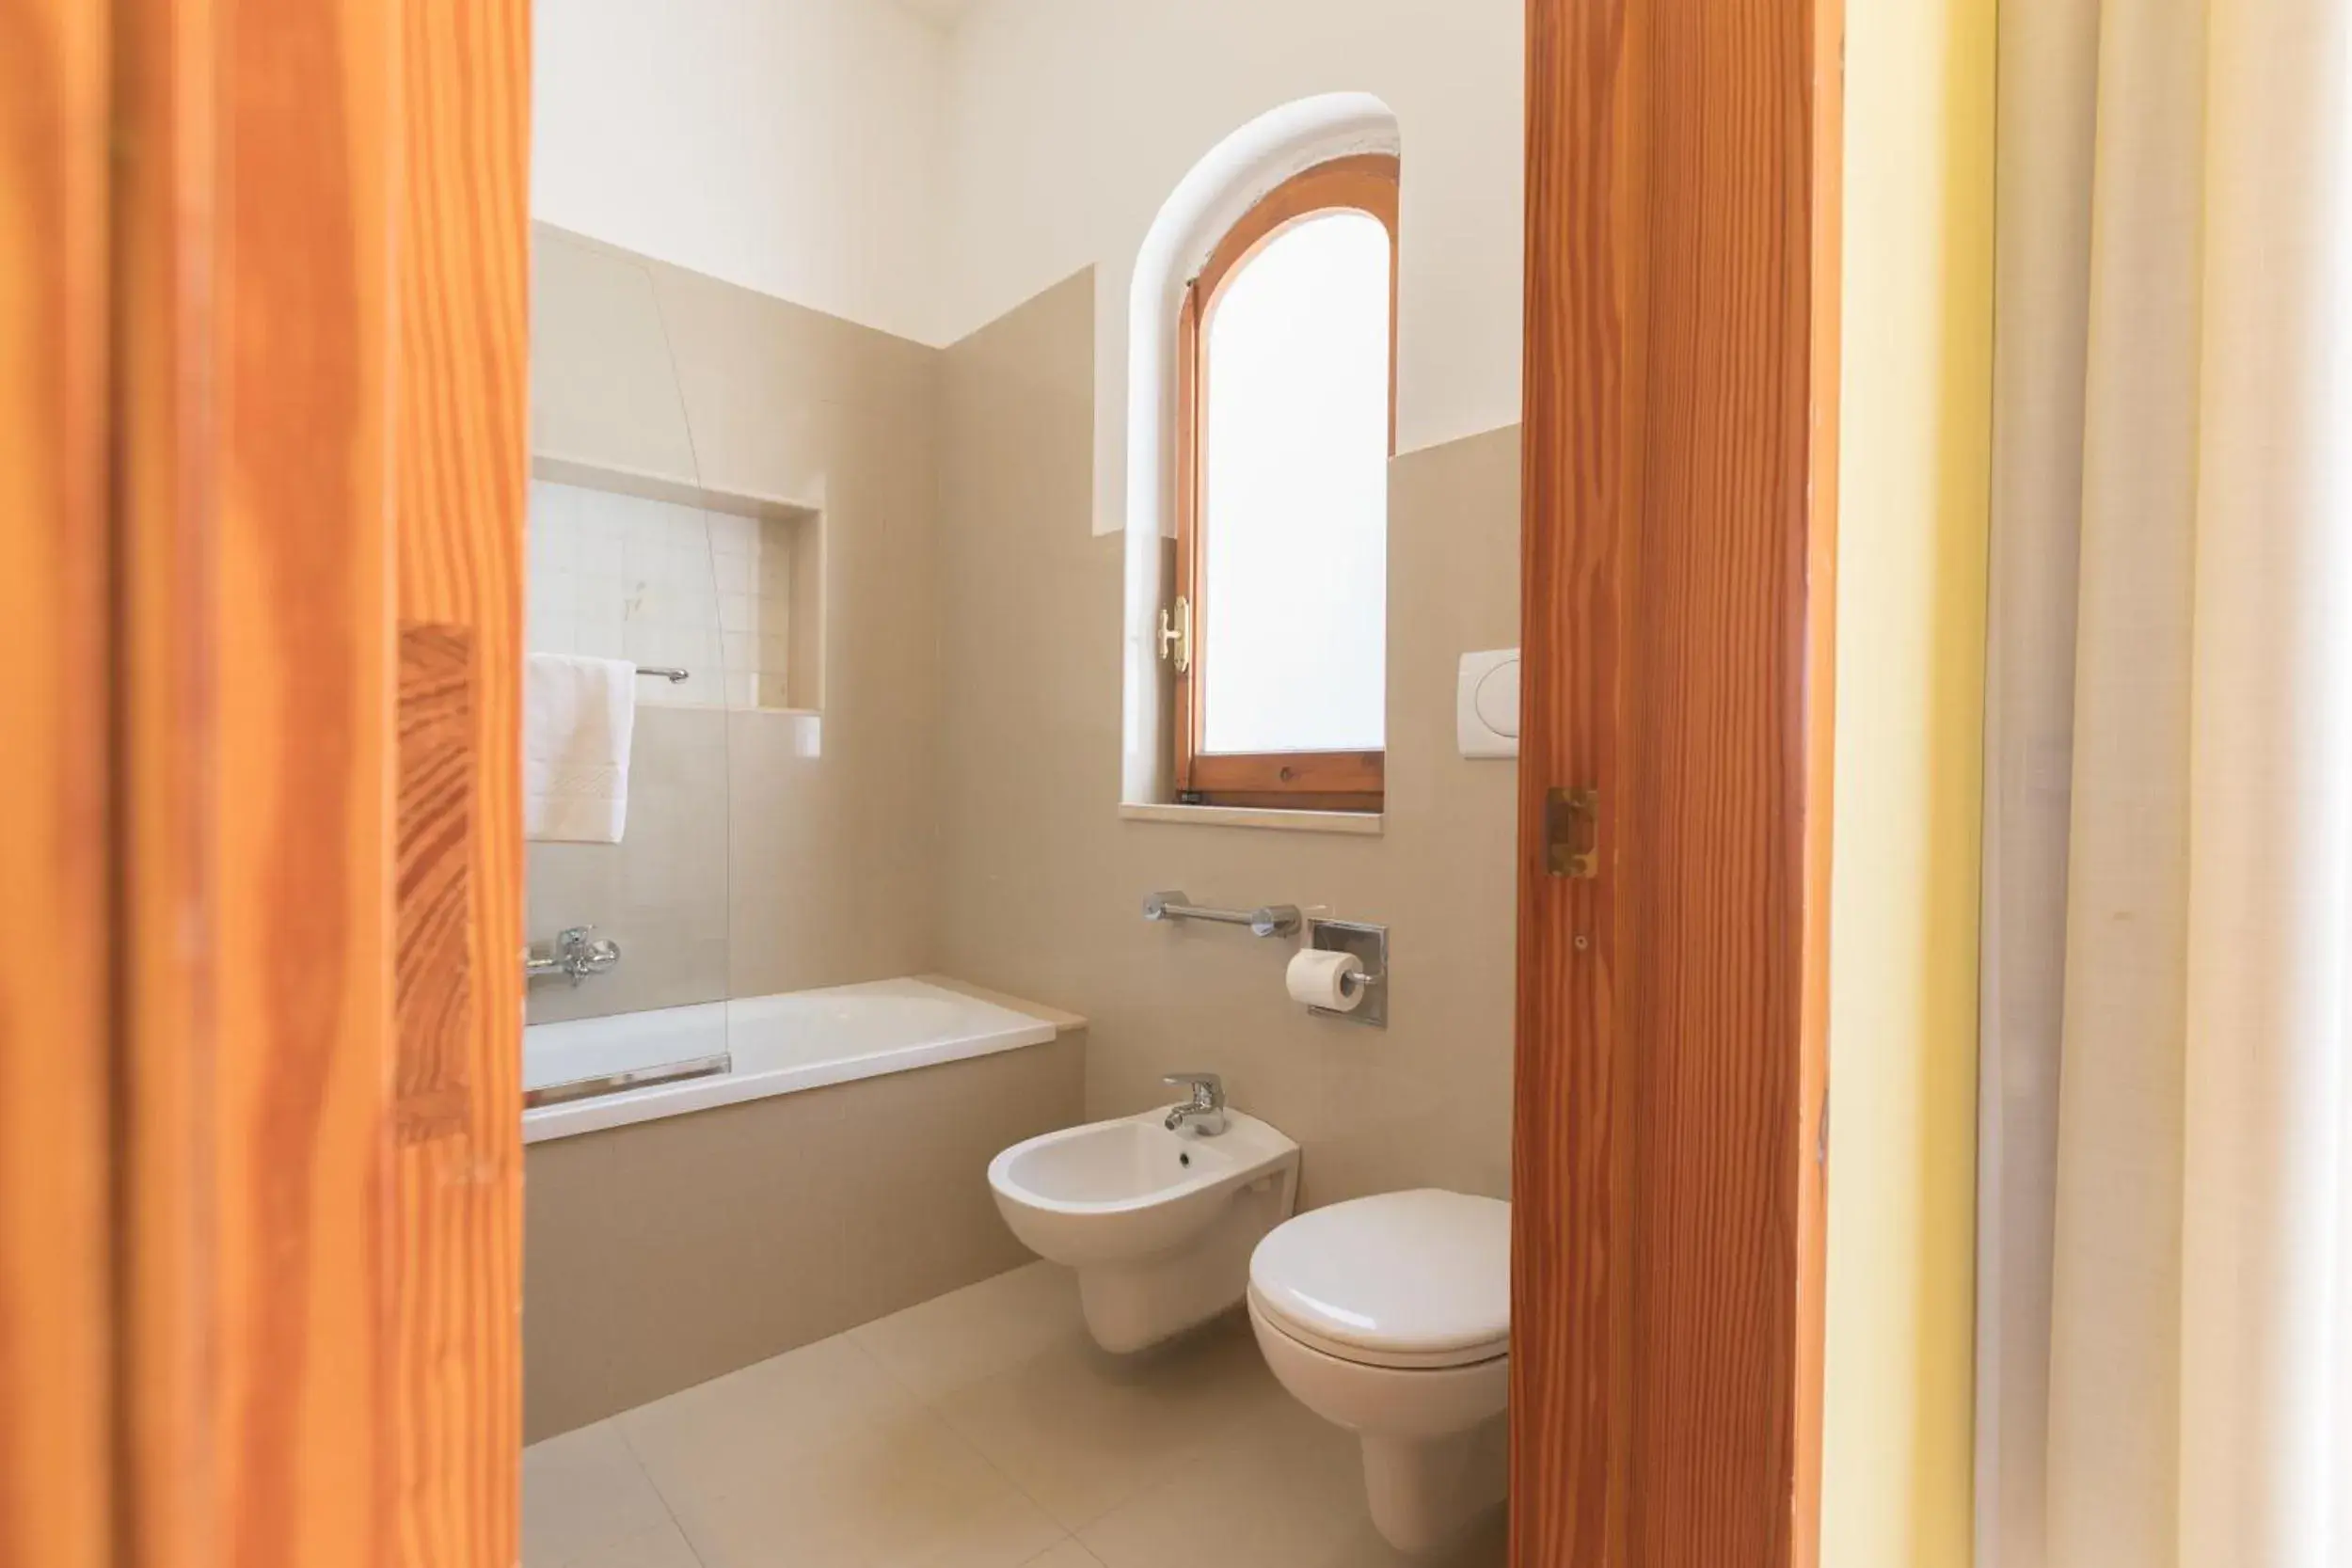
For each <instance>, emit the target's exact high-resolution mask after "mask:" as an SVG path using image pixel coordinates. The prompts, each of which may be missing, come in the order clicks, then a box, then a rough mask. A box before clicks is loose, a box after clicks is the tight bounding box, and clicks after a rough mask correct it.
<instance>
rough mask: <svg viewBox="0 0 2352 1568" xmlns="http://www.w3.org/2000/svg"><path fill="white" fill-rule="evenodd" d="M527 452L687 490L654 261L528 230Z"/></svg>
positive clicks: (681, 426)
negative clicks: (641, 476) (675, 484)
mask: <svg viewBox="0 0 2352 1568" xmlns="http://www.w3.org/2000/svg"><path fill="white" fill-rule="evenodd" d="M531 263H532V264H531V451H532V455H533V456H534V457H555V458H564V459H571V460H575V461H582V462H590V463H595V464H596V465H598V466H599V467H612V468H619V469H623V470H625V471H628V472H632V473H641V474H652V475H656V476H659V477H660V478H663V479H670V480H677V481H681V482H683V483H690V484H691V483H694V478H695V470H694V446H693V441H692V439H691V437H690V436H688V435H687V427H686V409H685V405H684V404H682V403H681V402H680V401H679V397H678V378H677V375H676V373H675V372H674V371H673V370H672V368H671V359H670V346H669V341H668V337H667V334H666V333H665V332H664V331H663V329H662V325H661V313H660V307H659V306H658V305H657V304H656V302H655V300H654V290H653V274H652V273H651V271H650V270H649V268H650V266H651V263H649V262H647V261H644V259H642V258H640V257H635V256H630V255H628V253H627V252H625V251H619V250H615V249H613V248H612V247H611V246H610V245H597V244H596V243H595V242H594V241H590V240H584V239H582V238H580V236H579V235H577V234H569V233H566V232H564V230H561V229H551V228H549V227H548V225H546V224H544V223H541V224H533V225H532V247H531Z"/></svg>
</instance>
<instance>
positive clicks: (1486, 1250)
mask: <svg viewBox="0 0 2352 1568" xmlns="http://www.w3.org/2000/svg"><path fill="white" fill-rule="evenodd" d="M1249 1284H1250V1288H1251V1293H1252V1295H1253V1296H1254V1297H1255V1298H1256V1300H1257V1303H1258V1305H1259V1307H1260V1308H1261V1309H1262V1310H1263V1311H1264V1312H1265V1313H1266V1314H1267V1315H1268V1316H1269V1317H1271V1318H1273V1319H1274V1320H1275V1322H1276V1324H1277V1326H1279V1327H1283V1328H1287V1329H1290V1330H1292V1331H1293V1332H1294V1334H1295V1337H1296V1338H1301V1339H1304V1340H1307V1341H1308V1342H1309V1343H1311V1344H1314V1345H1316V1346H1317V1347H1318V1348H1320V1349H1323V1350H1327V1351H1328V1352H1330V1353H1331V1354H1335V1355H1338V1356H1341V1357H1343V1358H1346V1357H1351V1356H1353V1357H1355V1358H1357V1359H1361V1360H1366V1361H1373V1362H1376V1363H1378V1364H1381V1365H1388V1366H1422V1367H1429V1366H1461V1365H1464V1364H1466V1363H1469V1362H1472V1361H1483V1360H1485V1359H1486V1358H1488V1357H1490V1356H1495V1355H1501V1354H1503V1353H1504V1352H1505V1351H1506V1350H1507V1349H1508V1348H1509V1344H1510V1338H1511V1206H1510V1205H1509V1204H1508V1203H1505V1202H1503V1201H1502V1200H1501V1199H1499V1198H1491V1197H1471V1196H1468V1195H1467V1194H1463V1193H1449V1192H1440V1191H1438V1190H1436V1189H1434V1188H1423V1189H1422V1190H1420V1191H1418V1192H1409V1193H1383V1194H1381V1195H1380V1196H1377V1197H1359V1198H1356V1199H1353V1200H1351V1201H1349V1202H1346V1203H1335V1204H1333V1205H1331V1206H1330V1207H1329V1208H1327V1209H1315V1210H1311V1211H1309V1212H1306V1213H1304V1214H1300V1215H1298V1216H1297V1217H1296V1218H1295V1219H1292V1220H1289V1221H1286V1222H1285V1223H1283V1224H1281V1225H1279V1226H1277V1227H1275V1228H1274V1230H1273V1232H1272V1233H1271V1234H1269V1235H1268V1236H1267V1237H1266V1239H1265V1240H1264V1241H1263V1242H1260V1243H1258V1250H1257V1252H1256V1254H1255V1255H1254V1256H1252V1257H1251V1259H1249Z"/></svg>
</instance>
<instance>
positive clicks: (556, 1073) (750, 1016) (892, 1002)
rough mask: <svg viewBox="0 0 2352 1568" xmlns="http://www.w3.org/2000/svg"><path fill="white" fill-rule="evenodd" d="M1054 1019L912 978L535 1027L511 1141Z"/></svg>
mask: <svg viewBox="0 0 2352 1568" xmlns="http://www.w3.org/2000/svg"><path fill="white" fill-rule="evenodd" d="M1066 1026H1067V1021H1066V1020H1065V1021H1060V1022H1057V1020H1055V1019H1052V1018H1047V1017H1041V1016H1034V1015H1032V1014H1029V1013H1025V1012H1021V1011H1017V1010H1015V1009H1014V1008H1011V1007H1009V1006H999V1005H997V1004H996V1003H994V1002H990V1001H986V1000H983V999H981V998H979V997H977V996H972V995H968V994H966V993H964V992H962V991H960V990H950V989H949V988H947V987H946V986H943V985H939V984H936V983H934V982H932V981H930V980H923V979H900V980H874V981H869V982H867V983H866V984H864V985H855V986H834V987H830V988H828V989H826V990H804V991H792V992H787V993H786V994H783V995H777V996H753V997H743V998H739V999H737V1000H734V1001H730V1002H707V1003H702V1004H699V1005H697V1006H686V1007H662V1008H658V1009H655V1010H653V1011H649V1012H640V1013H616V1014H613V1015H612V1016H610V1017H607V1018H591V1019H578V1020H573V1021H569V1022H563V1023H534V1024H532V1025H531V1026H530V1027H528V1028H526V1029H525V1030H524V1031H523V1093H524V1104H525V1109H524V1111H523V1141H524V1142H525V1143H527V1144H528V1143H538V1142H541V1141H543V1140H545V1139H548V1138H563V1137H569V1136H571V1135H572V1134H574V1133H579V1132H599V1131H602V1130H604V1129H606V1128H612V1127H626V1126H628V1125H629V1124H630V1123H633V1122H641V1121H651V1120H654V1119H656V1118H658V1117H675V1116H683V1115H685V1114H686V1113H688V1112H690V1111H703V1110H708V1109H710V1108H711V1107H713V1106H717V1105H733V1104H738V1103H740V1102H742V1101H748V1100H760V1099H765V1098H766V1097H768V1096H770V1095H779V1094H791V1093H793V1092H795V1091H796V1090H802V1089H815V1088H822V1087H825V1086H827V1085H834V1084H846V1083H850V1082H852V1081H854V1080H856V1079H860V1078H873V1077H879V1076H880V1075H882V1074H883V1073H891V1072H905V1071H909V1070H911V1069H915V1068H926V1067H936V1066H938V1065H939V1064H941V1063H943V1062H956V1061H962V1060H964V1059H966V1058H968V1057H974V1056H986V1055H990V1054H993V1053H996V1052H1000V1051H1011V1050H1015V1049H1017V1048H1019V1047H1021V1046H1025V1045H1040V1044H1042V1043H1044V1042H1045V1041H1047V1040H1050V1039H1052V1038H1054V1037H1055V1035H1056V1033H1057V1029H1058V1028H1059V1027H1066Z"/></svg>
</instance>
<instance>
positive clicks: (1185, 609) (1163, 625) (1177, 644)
mask: <svg viewBox="0 0 2352 1568" xmlns="http://www.w3.org/2000/svg"><path fill="white" fill-rule="evenodd" d="M1160 657H1162V658H1164V659H1166V660H1168V664H1169V665H1170V667H1172V668H1173V669H1174V670H1175V672H1176V673H1178V674H1180V675H1181V674H1183V673H1185V672H1186V671H1188V670H1190V669H1191V668H1192V601H1191V600H1190V599H1184V598H1179V599H1178V600H1177V601H1176V602H1175V603H1174V604H1172V605H1170V606H1168V608H1167V609H1165V610H1161V611H1160Z"/></svg>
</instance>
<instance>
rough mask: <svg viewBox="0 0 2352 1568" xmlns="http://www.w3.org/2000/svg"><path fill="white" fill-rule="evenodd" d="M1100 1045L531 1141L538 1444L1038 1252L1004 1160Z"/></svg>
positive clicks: (533, 1428)
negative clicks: (1010, 1221)
mask: <svg viewBox="0 0 2352 1568" xmlns="http://www.w3.org/2000/svg"><path fill="white" fill-rule="evenodd" d="M1085 1041H1086V1036H1085V1033H1084V1032H1083V1031H1072V1032H1070V1033H1067V1034H1064V1035H1062V1036H1061V1037H1058V1038H1057V1039H1055V1040H1053V1041H1051V1042H1050V1043H1047V1044H1044V1045H1038V1046H1026V1047H1023V1048H1022V1049H1020V1050H1016V1051H1008V1052H1004V1053H1000V1054H997V1055H993V1056H983V1057H977V1058H975V1059H973V1060H970V1061H963V1062H952V1063H948V1064H946V1065H945V1066H941V1067H935V1068H925V1069H920V1070H918V1071H914V1072H902V1073H894V1074H891V1075H888V1076H885V1077H881V1078H871V1079H866V1080H864V1081H862V1082H859V1083H855V1084H844V1085H839V1086H838V1087H834V1088H828V1089H816V1090H810V1091H807V1092H804V1093H799V1094H787V1095H778V1096H775V1097H773V1098H771V1099H768V1100H759V1101H751V1102H749V1103H746V1104H742V1105H733V1106H727V1107H724V1108H723V1109H720V1110H715V1111H706V1112H702V1113H700V1114H697V1115H693V1116H684V1117H669V1118H667V1119H664V1120H660V1121H650V1122H643V1123H639V1124H638V1125H636V1126H632V1127H624V1128H618V1129H615V1130H613V1131H612V1132H592V1133H587V1134H584V1135H582V1136H580V1137H575V1138H559V1139H555V1140H552V1141H550V1142H547V1143H542V1144H534V1145H532V1147H531V1148H530V1149H529V1151H528V1154H527V1165H526V1173H525V1174H526V1180H525V1187H524V1194H525V1203H526V1204H527V1206H528V1220H527V1224H526V1226H525V1230H524V1260H523V1266H524V1274H523V1346H524V1362H523V1424H524V1437H525V1440H526V1441H529V1442H535V1441H537V1440H538V1439H540V1438H542V1437H547V1436H551V1435H553V1434H554V1433H560V1432H567V1431H569V1430H571V1429H572V1428H574V1427H579V1426H583V1425H585V1424H587V1423H588V1422H590V1421H593V1420H596V1419H599V1418H603V1417H605V1416H609V1415H612V1414H613V1413H614V1412H616V1411H620V1410H626V1409H628V1408H630V1407H631V1406H634V1405H637V1404H642V1403H644V1402H645V1401H647V1400H652V1399H658V1398H660V1397H661V1396H662V1395H664V1394H670V1393H675V1392H676V1391H677V1390H678V1389H680V1388H686V1387H691V1386H693V1385H694V1384H697V1383H701V1382H705V1381H707V1379H710V1378H713V1377H717V1376H719V1375H720V1374H722V1373H724V1372H729V1371H733V1370H736V1369H737V1368H739V1367H745V1366H749V1365H750V1364H751V1363H753V1362H755V1361H759V1360H764V1359H765V1358H767V1357H768V1356H771V1355H775V1354H781V1353H782V1352H784V1351H787V1350H790V1349H793V1348H794V1347H796V1346H799V1345H803V1344H807V1343H809V1342H810V1341H812V1340H816V1339H820V1338H825V1337H826V1336H827V1335H831V1334H836V1333H839V1332H840V1331H841V1330H843V1329H845V1328H850V1327H852V1326H854V1325H856V1324H858V1323H866V1322H868V1321H870V1320H872V1319H875V1318H879V1317H882V1316H883V1315H885V1314H887V1313H890V1312H895V1311H897V1310H898V1309H899V1308H901V1307H911V1306H913V1305H914V1304H915V1303H916V1302H919V1301H925V1300H928V1299H930V1297H932V1296H935V1295H938V1294H940V1293H942V1292H944V1291H951V1290H954V1289H956V1288H958V1287H960V1286H963V1285H969V1284H972V1283H974V1282H976V1281H977V1280H981V1279H985V1278H987V1277H989V1276H990V1275H995V1274H999V1273H1002V1272H1003V1271H1005V1270H1007V1269H1010V1268H1015V1267H1018V1266H1019V1265H1020V1264H1022V1263H1024V1262H1025V1261H1027V1260H1028V1256H1029V1255H1028V1253H1027V1252H1026V1251H1025V1250H1024V1249H1023V1248H1022V1246H1021V1244H1020V1243H1018V1242H1016V1241H1014V1240H1013V1239H1012V1234H1011V1232H1010V1231H1009V1230H1007V1229H1006V1228H1005V1226H1004V1222H1003V1221H1002V1220H1001V1219H1000V1218H999V1217H998V1215H997V1213H996V1207H995V1202H994V1200H993V1198H992V1197H991V1196H990V1194H989V1188H988V1162H989V1161H990V1160H991V1159H993V1157H994V1156H995V1154H996V1153H997V1151H998V1150H1000V1149H1002V1148H1006V1147H1007V1146H1008V1145H1010V1144H1014V1143H1017V1142H1019V1141H1020V1140H1022V1139H1024V1138H1027V1137H1031V1136H1034V1135H1035V1134H1037V1133H1039V1132H1047V1131H1050V1130H1052V1129H1054V1128H1057V1127H1067V1126H1069V1125H1071V1124H1072V1123H1073V1122H1076V1121H1078V1120H1080V1119H1081V1112H1082V1110H1083V1106H1084V1100H1085V1089H1084V1083H1083V1072H1084V1062H1085V1053H1086V1047H1085Z"/></svg>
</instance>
